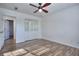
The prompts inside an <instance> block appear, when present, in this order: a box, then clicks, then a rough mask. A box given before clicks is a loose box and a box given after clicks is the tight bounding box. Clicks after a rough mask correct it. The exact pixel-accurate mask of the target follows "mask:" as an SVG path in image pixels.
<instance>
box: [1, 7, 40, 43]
mask: <svg viewBox="0 0 79 59" xmlns="http://www.w3.org/2000/svg"><path fill="white" fill-rule="evenodd" d="M0 15H2V16H13V17H16V19H15V20H14V21H15V22H16V24H15V26H16V43H19V42H23V41H26V40H28V39H29V38H25V31H24V20H25V19H34V20H38V21H39V22H41V18H38V17H35V16H32V15H27V14H23V13H20V12H16V11H11V10H8V9H4V8H0ZM40 24H41V23H40ZM40 24H39V25H40ZM27 34H28V33H27ZM35 35H36V38H40V37H41V28H40V26H39V30H38V32H37V33H36V34H35ZM0 41H1V40H0Z"/></svg>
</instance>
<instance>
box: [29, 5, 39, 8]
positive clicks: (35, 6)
mask: <svg viewBox="0 0 79 59" xmlns="http://www.w3.org/2000/svg"><path fill="white" fill-rule="evenodd" d="M29 5H30V6H33V7H36V8H38V7H37V6H35V5H33V4H29Z"/></svg>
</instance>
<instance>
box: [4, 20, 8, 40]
mask: <svg viewBox="0 0 79 59" xmlns="http://www.w3.org/2000/svg"><path fill="white" fill-rule="evenodd" d="M4 33H5V34H4V35H5V39H8V38H9V21H8V20H5V23H4Z"/></svg>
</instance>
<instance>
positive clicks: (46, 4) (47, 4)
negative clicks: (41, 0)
mask: <svg viewBox="0 0 79 59" xmlns="http://www.w3.org/2000/svg"><path fill="white" fill-rule="evenodd" d="M50 4H51V3H45V4H44V5H43V6H42V8H43V7H46V6H49V5H50Z"/></svg>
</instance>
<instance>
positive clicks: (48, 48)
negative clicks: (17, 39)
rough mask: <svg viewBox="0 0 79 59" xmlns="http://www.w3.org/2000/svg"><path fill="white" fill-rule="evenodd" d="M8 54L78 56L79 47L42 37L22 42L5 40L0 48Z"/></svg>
mask: <svg viewBox="0 0 79 59" xmlns="http://www.w3.org/2000/svg"><path fill="white" fill-rule="evenodd" d="M2 51H3V55H5V56H6V55H8V56H20V55H21V56H79V49H78V48H74V47H70V46H66V45H63V44H60V43H56V42H51V41H48V40H44V39H34V40H29V41H25V42H22V43H17V44H16V45H15V43H12V40H7V41H6V44H5V46H4V48H3V49H2Z"/></svg>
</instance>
